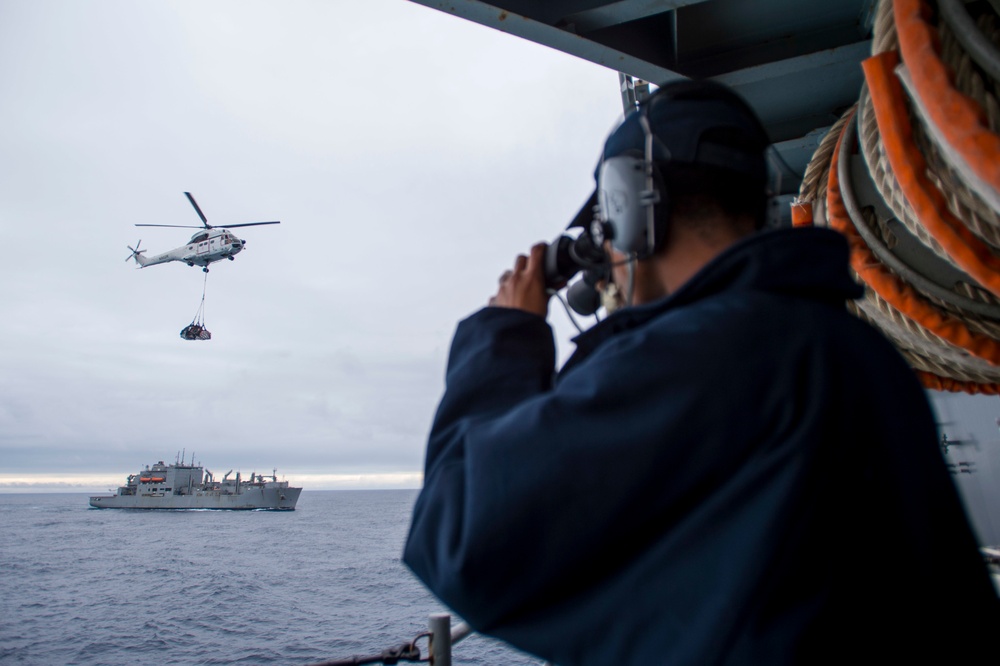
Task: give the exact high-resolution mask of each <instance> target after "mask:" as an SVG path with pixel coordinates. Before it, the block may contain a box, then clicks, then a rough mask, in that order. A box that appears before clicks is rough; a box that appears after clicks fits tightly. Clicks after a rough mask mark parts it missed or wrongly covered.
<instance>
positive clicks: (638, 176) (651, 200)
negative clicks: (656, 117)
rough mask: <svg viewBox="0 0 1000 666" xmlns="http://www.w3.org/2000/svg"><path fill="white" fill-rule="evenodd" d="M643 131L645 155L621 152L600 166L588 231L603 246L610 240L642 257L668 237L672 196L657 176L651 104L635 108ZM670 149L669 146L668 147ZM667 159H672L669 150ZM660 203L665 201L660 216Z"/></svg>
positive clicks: (632, 254) (632, 255) (653, 250)
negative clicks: (592, 213)
mask: <svg viewBox="0 0 1000 666" xmlns="http://www.w3.org/2000/svg"><path fill="white" fill-rule="evenodd" d="M635 113H637V114H639V116H638V122H639V126H640V127H641V128H642V132H643V156H642V157H641V158H640V157H636V156H633V155H617V156H615V157H608V158H603V157H602V159H601V163H600V165H599V166H598V169H597V204H596V206H595V210H594V214H595V215H594V221H593V223H592V224H591V227H590V229H589V230H588V231H589V233H590V236H591V239H592V240H593V241H594V242H595V244H596V245H598V246H600V245H602V244H603V241H604V240H605V239H606V240H609V241H610V242H611V247H613V248H614V249H616V250H618V251H619V252H621V253H622V254H624V255H626V256H628V257H635V258H638V259H641V258H644V257H648V256H649V255H651V254H653V253H654V252H655V251H656V250H657V249H658V247H659V246H660V245H662V243H663V239H664V238H665V236H666V226H667V225H666V222H667V218H668V215H667V210H669V197H668V195H667V191H666V188H665V187H662V188H657V187H656V185H657V183H656V182H655V181H659V183H660V184H662V183H663V179H662V178H655V179H654V175H655V174H657V167H656V164H655V163H654V162H653V142H654V141H655V140H656V137H655V136H654V135H653V131H652V130H651V129H650V127H649V116H648V114H649V106H644V107H643V108H640V109H639V110H637V111H635ZM664 148H665V149H666V146H664ZM666 150H667V153H668V157H667V160H668V161H669V149H666ZM657 204H663V205H662V206H661V209H660V211H659V212H660V215H657V214H656V213H657Z"/></svg>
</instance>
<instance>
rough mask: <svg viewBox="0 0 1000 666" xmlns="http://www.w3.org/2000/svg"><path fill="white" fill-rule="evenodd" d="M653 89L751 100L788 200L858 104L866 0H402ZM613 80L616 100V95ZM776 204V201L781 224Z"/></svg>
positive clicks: (871, 0) (868, 10) (867, 28)
mask: <svg viewBox="0 0 1000 666" xmlns="http://www.w3.org/2000/svg"><path fill="white" fill-rule="evenodd" d="M413 1H414V2H417V3H419V4H422V5H426V6H428V7H431V8H434V9H438V10H440V11H443V12H446V13H449V14H453V15H456V16H459V17H462V18H465V19H468V20H471V21H475V22H477V23H480V24H482V25H485V26H489V27H492V28H495V29H497V30H500V31H503V32H506V33H509V34H512V35H516V36H518V37H522V38H524V39H528V40H530V41H533V42H536V43H538V44H542V45H545V46H549V47H551V48H554V49H557V50H559V51H564V52H565V53H569V54H571V55H575V56H578V57H580V58H583V59H585V60H589V61H591V62H594V63H597V64H599V65H603V66H605V67H608V68H609V69H612V70H616V71H618V72H621V73H622V74H625V75H628V76H630V77H633V78H635V79H641V80H644V81H649V82H651V83H654V84H659V83H665V82H667V81H670V80H673V79H677V78H681V77H697V78H711V79H714V80H717V81H720V82H722V83H725V84H727V85H729V86H731V87H732V88H734V89H735V90H736V91H737V92H739V93H740V95H742V96H743V97H744V98H745V99H746V100H747V101H748V102H749V103H750V104H751V106H753V107H754V109H755V110H756V112H757V114H758V115H759V116H760V118H761V120H762V121H763V122H764V125H765V127H766V128H767V130H768V133H769V135H770V138H771V141H772V142H773V144H774V148H775V150H776V152H777V155H778V160H776V162H777V165H776V166H775V167H774V168H775V169H777V170H778V171H779V172H780V176H781V188H780V189H781V194H784V195H785V196H786V197H787V199H789V200H790V198H791V196H792V195H793V194H794V193H796V192H797V191H798V187H799V183H800V181H801V179H802V174H803V172H804V171H805V167H806V165H807V164H808V163H809V159H810V157H811V156H812V154H813V152H814V151H815V149H816V147H817V146H818V145H819V141H820V139H821V138H822V136H823V134H825V133H826V130H827V129H828V128H829V127H830V125H832V124H833V123H834V121H836V120H837V118H839V117H840V115H841V114H842V113H843V111H844V110H845V109H846V108H848V107H849V106H851V105H852V104H853V103H854V102H855V101H857V99H858V92H859V91H860V89H861V84H862V78H863V77H862V72H861V67H860V62H861V60H863V59H864V58H866V57H867V56H868V55H869V54H870V50H871V33H872V22H873V14H874V7H875V5H876V2H875V0H805V1H803V0H620V1H617V2H612V1H609V0H552V1H550V2H533V1H531V0H491V1H490V2H482V1H480V0H448V1H447V2H443V1H440V0H413ZM625 87H626V84H625V83H624V82H623V91H622V92H623V97H626V96H628V94H629V91H628V90H626V89H625ZM787 209H788V207H787V206H783V207H782V209H781V210H782V212H783V215H784V216H785V219H786V221H788V219H789V218H788V214H787Z"/></svg>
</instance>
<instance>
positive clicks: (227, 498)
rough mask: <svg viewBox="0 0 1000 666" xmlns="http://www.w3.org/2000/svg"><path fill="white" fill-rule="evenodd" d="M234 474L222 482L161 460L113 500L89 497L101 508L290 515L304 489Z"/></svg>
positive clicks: (268, 478) (254, 475)
mask: <svg viewBox="0 0 1000 666" xmlns="http://www.w3.org/2000/svg"><path fill="white" fill-rule="evenodd" d="M231 475H232V470H230V471H228V472H226V473H225V474H224V475H223V477H222V479H216V478H215V475H214V474H212V472H211V471H209V470H207V469H205V468H204V467H202V466H201V465H195V464H194V462H193V460H192V462H191V463H187V464H186V463H184V462H183V461H178V462H175V463H173V464H170V465H167V464H164V462H163V461H162V460H161V461H159V462H157V463H156V464H155V465H153V466H149V465H147V466H146V467H145V469H142V470H140V471H139V472H138V473H136V474H129V475H128V479H127V480H126V482H125V485H123V486H119V488H118V490H117V491H116V492H115V494H114V495H98V496H93V497H91V498H90V506H92V507H95V508H98V509H244V510H248V509H273V510H285V511H291V510H294V509H295V503H296V502H297V501H298V499H299V494H300V493H301V492H302V488H293V487H291V486H289V485H288V481H279V480H278V476H277V470H274V471H273V473H272V474H271V475H270V476H264V475H263V474H257V473H251V474H250V479H249V480H246V479H243V478H241V475H240V473H239V472H237V473H236V476H235V477H233V476H231Z"/></svg>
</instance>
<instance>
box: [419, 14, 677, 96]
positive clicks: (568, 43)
mask: <svg viewBox="0 0 1000 666" xmlns="http://www.w3.org/2000/svg"><path fill="white" fill-rule="evenodd" d="M412 2H416V3H418V4H421V5H424V6H426V7H430V8H431V9H436V10H438V11H441V12H444V13H446V14H451V15H452V16H457V17H459V18H463V19H466V20H469V21H474V22H476V23H479V24H480V25H485V26H487V27H489V28H494V29H496V30H500V31H501V32H505V33H507V34H510V35H515V36H517V37H521V38H523V39H527V40H529V41H532V42H535V43H536V44H542V45H544V46H548V47H549V48H553V49H556V50H558V51H563V52H564V53H568V54H570V55H574V56H576V57H578V58H583V59H584V60H589V61H590V62H592V63H595V64H597V65H601V66H603V67H607V68H609V69H611V70H614V71H616V72H625V73H626V74H631V75H632V76H634V77H636V78H639V79H643V80H644V81H653V82H656V83H664V82H666V81H672V80H675V79H682V78H686V77H684V76H683V75H681V74H678V73H677V72H675V71H673V70H670V69H667V68H666V67H661V66H659V65H655V64H653V63H651V62H649V61H648V60H645V59H643V58H638V57H636V56H633V55H629V54H628V53H625V52H623V51H619V50H617V49H613V48H610V47H607V46H603V45H601V44H598V43H597V42H594V41H592V40H589V39H587V38H585V37H582V36H580V35H577V34H574V33H572V32H568V31H566V30H563V29H562V28H557V27H555V26H552V25H549V24H547V23H543V22H541V21H537V20H535V19H533V18H530V17H528V16H525V15H523V14H516V13H513V12H510V11H508V10H506V9H500V8H499V7H496V6H494V5H488V4H486V3H485V2H480V1H479V0H412ZM616 4H617V3H616Z"/></svg>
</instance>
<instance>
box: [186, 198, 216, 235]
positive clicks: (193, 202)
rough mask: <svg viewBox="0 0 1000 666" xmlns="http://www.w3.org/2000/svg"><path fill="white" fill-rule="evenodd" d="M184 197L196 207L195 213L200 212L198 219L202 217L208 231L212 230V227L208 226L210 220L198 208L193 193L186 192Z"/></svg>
mask: <svg viewBox="0 0 1000 666" xmlns="http://www.w3.org/2000/svg"><path fill="white" fill-rule="evenodd" d="M184 196H186V197H187V198H188V201H190V202H191V205H192V206H194V209H195V211H197V212H198V217H200V218H201V221H202V222H203V223H204V224H205V228H206V229H211V228H212V227H210V226H209V224H208V218H207V217H205V214H204V213H203V212H201V208H199V207H198V202H197V201H195V200H194V197H193V196H191V193H190V192H185V193H184Z"/></svg>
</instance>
